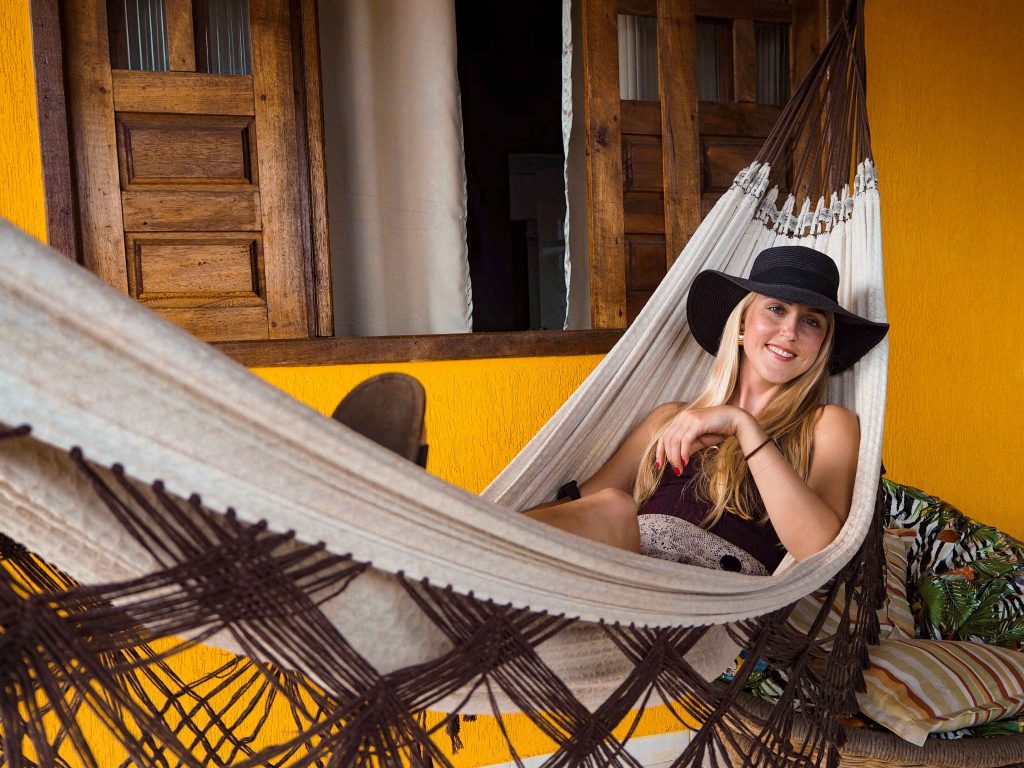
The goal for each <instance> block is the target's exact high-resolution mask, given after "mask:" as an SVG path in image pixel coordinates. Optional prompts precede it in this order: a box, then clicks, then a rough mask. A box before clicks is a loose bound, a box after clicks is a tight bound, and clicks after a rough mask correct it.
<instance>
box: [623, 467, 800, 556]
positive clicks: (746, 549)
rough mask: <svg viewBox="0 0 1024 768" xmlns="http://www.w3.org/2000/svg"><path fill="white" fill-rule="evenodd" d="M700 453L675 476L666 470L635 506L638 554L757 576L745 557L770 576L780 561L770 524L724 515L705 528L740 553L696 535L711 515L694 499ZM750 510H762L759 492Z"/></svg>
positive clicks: (778, 545)
mask: <svg viewBox="0 0 1024 768" xmlns="http://www.w3.org/2000/svg"><path fill="white" fill-rule="evenodd" d="M702 455H703V451H702V452H700V453H698V454H696V455H695V456H694V457H693V459H692V460H691V461H690V462H689V463H688V464H687V465H686V467H685V468H684V469H683V474H682V475H681V476H679V477H676V474H675V473H674V472H673V471H672V469H671V467H670V468H669V469H668V470H667V471H666V472H664V473H663V474H662V478H661V483H660V484H659V485H658V487H657V489H655V491H654V494H653V495H652V496H651V497H650V498H649V499H647V501H645V502H644V504H643V505H642V506H641V507H640V511H639V513H638V514H639V516H640V538H641V552H644V554H650V555H653V556H655V557H661V558H663V559H666V560H677V561H679V562H689V563H693V564H696V565H704V566H706V567H711V568H721V569H724V570H731V571H743V572H745V573H759V572H761V569H758V568H757V567H756V566H755V565H754V564H752V563H749V562H747V560H748V559H749V558H746V557H744V555H748V556H749V557H752V558H754V559H755V560H756V561H757V562H758V563H759V564H760V565H761V566H763V568H764V571H765V572H767V573H771V572H772V571H774V570H775V568H776V567H777V566H778V565H779V563H780V562H781V561H782V558H783V557H784V556H785V554H786V550H785V549H784V548H783V546H782V543H781V542H780V541H779V536H778V534H777V533H775V528H774V526H772V524H771V521H770V520H767V521H765V522H763V523H759V522H755V521H753V520H744V519H743V518H741V517H739V516H738V515H733V514H730V513H728V512H726V513H725V514H724V515H722V518H721V519H720V520H719V521H718V522H717V523H715V525H714V526H712V527H711V528H709V529H707V533H711V534H714V536H715V537H718V538H720V539H724V540H725V542H728V543H729V544H731V545H732V546H733V547H735V548H738V549H739V550H741V551H740V552H736V551H733V550H732V549H730V547H729V546H726V545H720V546H715V542H713V541H710V540H709V538H708V537H705V536H703V535H702V534H703V531H704V529H703V528H701V525H702V523H703V522H704V520H705V519H706V518H707V516H708V513H709V512H710V511H711V503H710V502H707V501H703V500H702V499H700V498H699V497H698V495H697V482H698V478H697V470H698V468H699V467H700V462H701V458H702ZM755 493H756V489H755ZM755 511H756V512H759V513H760V512H763V511H764V506H763V502H762V501H761V496H760V494H758V495H757V507H756V510H755ZM694 528H696V529H697V530H694ZM694 539H696V541H694ZM645 550H646V551H645Z"/></svg>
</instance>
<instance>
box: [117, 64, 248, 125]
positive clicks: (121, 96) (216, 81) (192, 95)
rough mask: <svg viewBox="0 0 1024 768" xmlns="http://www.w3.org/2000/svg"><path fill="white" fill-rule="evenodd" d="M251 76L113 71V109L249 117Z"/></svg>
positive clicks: (119, 110)
mask: <svg viewBox="0 0 1024 768" xmlns="http://www.w3.org/2000/svg"><path fill="white" fill-rule="evenodd" d="M252 82H253V81H252V77H250V76H249V75H207V74H196V73H195V72H179V73H172V72H142V71H129V70H126V69H117V70H114V73H113V75H112V86H113V89H114V101H113V105H114V106H113V108H114V109H116V110H117V111H118V112H173V113H175V114H184V113H187V114H194V115H252V114H254V113H255V111H256V107H255V104H254V103H253V85H252Z"/></svg>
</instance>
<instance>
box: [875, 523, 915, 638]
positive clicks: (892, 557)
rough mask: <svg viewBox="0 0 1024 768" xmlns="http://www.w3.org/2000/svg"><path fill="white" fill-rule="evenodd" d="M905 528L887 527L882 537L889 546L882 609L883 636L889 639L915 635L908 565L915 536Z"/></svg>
mask: <svg viewBox="0 0 1024 768" xmlns="http://www.w3.org/2000/svg"><path fill="white" fill-rule="evenodd" d="M905 534H906V531H905V530H904V529H902V528H896V529H886V531H885V535H884V536H883V537H882V546H883V547H884V548H885V602H884V603H883V604H882V607H881V609H880V610H879V611H878V625H879V630H880V632H879V636H880V637H881V638H882V639H883V640H884V639H886V638H893V639H898V638H906V639H910V638H912V637H914V614H913V613H911V611H910V602H909V601H908V599H907V572H908V571H909V570H910V568H909V565H908V564H907V560H908V554H909V552H910V548H911V547H912V546H913V544H914V536H912V535H911V536H906V535H905Z"/></svg>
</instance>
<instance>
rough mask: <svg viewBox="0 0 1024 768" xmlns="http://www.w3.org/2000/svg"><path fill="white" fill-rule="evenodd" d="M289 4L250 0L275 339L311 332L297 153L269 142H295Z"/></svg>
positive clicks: (269, 299)
mask: <svg viewBox="0 0 1024 768" xmlns="http://www.w3.org/2000/svg"><path fill="white" fill-rule="evenodd" d="M288 11H289V8H288V5H287V3H281V2H277V1H276V0H251V1H250V4H249V19H250V23H251V24H252V58H253V61H252V71H253V78H252V80H253V83H254V85H255V89H254V93H253V96H254V103H255V107H256V126H257V131H258V132H259V143H260V147H261V148H260V149H259V150H258V151H257V158H258V163H259V178H260V197H261V198H262V208H263V242H264V249H265V261H264V265H265V269H266V284H267V307H268V310H269V313H270V314H269V317H268V320H269V323H270V337H271V338H272V339H282V338H283V339H290V338H302V337H308V336H310V335H312V332H313V328H312V327H310V326H311V323H310V317H311V314H310V312H309V307H310V303H311V301H312V297H311V296H310V295H309V294H308V285H307V281H306V266H307V264H308V260H307V259H306V257H305V253H304V252H303V247H302V231H301V224H300V219H301V208H300V205H299V195H298V193H297V188H298V184H299V183H300V179H299V169H298V162H297V160H296V157H295V153H294V152H291V151H282V152H280V153H279V154H277V155H276V156H275V155H272V154H270V153H268V151H267V147H280V148H283V149H291V148H293V147H294V146H295V101H294V97H293V88H294V79H293V78H294V73H293V71H292V56H291V34H290V25H289V18H288Z"/></svg>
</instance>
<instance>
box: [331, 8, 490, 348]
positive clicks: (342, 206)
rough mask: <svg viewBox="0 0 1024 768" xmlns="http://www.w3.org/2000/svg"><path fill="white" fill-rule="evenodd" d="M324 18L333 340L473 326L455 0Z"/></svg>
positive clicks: (336, 12) (337, 11)
mask: <svg viewBox="0 0 1024 768" xmlns="http://www.w3.org/2000/svg"><path fill="white" fill-rule="evenodd" d="M319 11H320V56H321V69H322V73H323V104H324V135H325V143H326V165H327V192H328V210H329V218H330V236H331V269H332V283H333V289H334V316H335V333H336V334H337V335H339V336H382V335H397V334H426V333H464V332H468V331H471V330H472V316H473V300H472V287H471V284H470V279H469V262H468V260H467V249H466V173H465V164H464V161H463V149H462V114H461V109H460V104H459V101H460V100H459V84H458V77H457V72H456V60H457V56H456V35H455V9H454V6H453V2H452V0H392V1H389V2H380V1H379V0H320V3H319Z"/></svg>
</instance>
